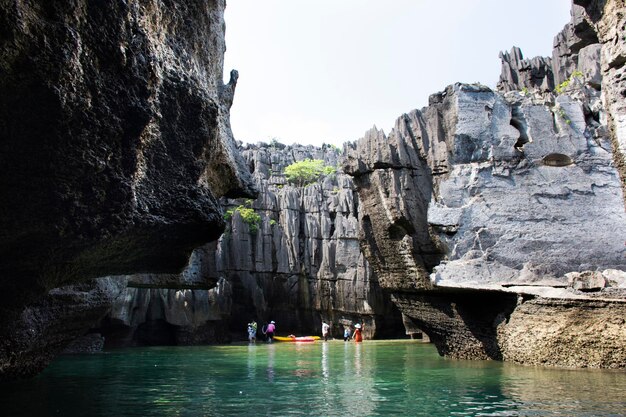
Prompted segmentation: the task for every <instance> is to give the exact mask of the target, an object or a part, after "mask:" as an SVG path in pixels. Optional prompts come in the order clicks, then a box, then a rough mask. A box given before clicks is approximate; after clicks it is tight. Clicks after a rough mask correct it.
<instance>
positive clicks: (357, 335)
mask: <svg viewBox="0 0 626 417" xmlns="http://www.w3.org/2000/svg"><path fill="white" fill-rule="evenodd" d="M352 338H353V339H354V341H355V342H362V341H363V335H361V324H360V323H357V324H355V325H354V334H353V335H352Z"/></svg>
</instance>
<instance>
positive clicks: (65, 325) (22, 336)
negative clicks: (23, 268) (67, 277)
mask: <svg viewBox="0 0 626 417" xmlns="http://www.w3.org/2000/svg"><path fill="white" fill-rule="evenodd" d="M125 289H126V279H125V278H123V277H107V278H96V279H94V280H89V281H86V282H83V283H80V284H76V285H72V286H66V287H63V288H58V289H54V290H52V291H50V292H49V293H48V295H47V296H46V297H44V298H43V299H42V300H41V301H39V302H37V303H34V304H32V305H30V306H28V307H26V308H24V309H23V310H22V311H21V312H20V314H19V316H17V317H16V318H15V320H13V321H12V322H11V332H10V334H6V335H5V336H4V337H3V339H2V341H1V342H0V357H1V358H2V378H3V379H13V378H20V377H28V376H32V375H34V374H36V373H37V372H40V371H41V370H42V369H43V368H44V367H45V366H47V365H48V363H49V362H50V361H51V360H52V359H54V357H55V356H56V355H58V354H59V353H60V352H61V351H63V350H64V349H65V348H66V346H67V345H69V344H70V343H72V342H74V341H75V340H76V339H78V338H79V337H81V336H83V335H84V333H85V332H86V331H87V330H88V329H89V328H91V327H95V326H96V325H97V324H98V323H99V321H100V320H101V319H102V317H104V316H105V315H106V314H107V313H108V311H109V310H110V309H111V305H112V304H113V302H114V301H115V300H116V299H118V298H119V296H120V295H121V294H122V293H123V292H124V291H125Z"/></svg>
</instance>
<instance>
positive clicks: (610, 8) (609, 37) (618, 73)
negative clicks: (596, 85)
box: [574, 0, 626, 195]
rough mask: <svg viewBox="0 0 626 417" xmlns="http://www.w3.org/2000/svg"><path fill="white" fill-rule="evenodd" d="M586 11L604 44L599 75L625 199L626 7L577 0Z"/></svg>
mask: <svg viewBox="0 0 626 417" xmlns="http://www.w3.org/2000/svg"><path fill="white" fill-rule="evenodd" d="M574 3H575V4H577V5H580V6H581V7H583V8H584V10H585V14H586V16H585V19H586V21H587V22H589V23H590V24H591V26H592V27H593V29H594V31H595V32H596V34H597V37H598V39H599V41H600V44H601V49H600V52H599V54H600V71H599V72H600V73H601V76H602V96H603V103H604V107H605V109H606V112H607V125H608V127H609V130H610V136H611V139H612V141H613V149H614V152H615V164H616V166H617V168H618V170H619V172H620V174H621V176H622V179H623V180H622V185H623V187H624V188H623V191H624V194H625V195H626V180H624V179H625V178H626V42H624V34H625V33H626V6H625V5H624V2H623V1H620V0H574Z"/></svg>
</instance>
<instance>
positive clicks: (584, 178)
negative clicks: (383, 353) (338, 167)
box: [344, 32, 626, 368]
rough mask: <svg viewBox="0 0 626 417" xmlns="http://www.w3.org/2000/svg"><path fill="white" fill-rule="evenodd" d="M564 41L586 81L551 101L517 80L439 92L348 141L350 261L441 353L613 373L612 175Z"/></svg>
mask: <svg viewBox="0 0 626 417" xmlns="http://www.w3.org/2000/svg"><path fill="white" fill-rule="evenodd" d="M622 35H623V32H622ZM579 47H580V49H577V50H576V51H577V54H578V55H577V62H576V65H579V66H578V67H577V68H579V69H585V71H587V72H584V73H585V74H593V77H592V78H594V80H595V81H590V80H587V79H586V78H585V77H586V75H585V76H583V77H581V78H582V79H581V80H579V81H577V80H574V78H576V77H572V76H571V74H570V75H568V76H569V78H568V79H569V82H568V83H566V85H563V86H561V88H560V89H559V90H560V91H561V92H562V94H558V95H556V94H554V93H552V92H548V91H546V89H545V88H543V87H542V86H544V85H549V83H548V84H546V80H545V79H543V80H540V79H538V78H537V79H533V77H526V78H524V77H518V78H517V80H514V79H513V78H509V79H508V80H509V81H510V82H508V83H507V84H505V85H504V87H502V90H504V91H506V90H509V89H520V90H522V89H524V90H525V91H522V92H520V91H510V92H508V93H506V94H503V93H498V92H493V91H491V90H490V89H489V88H487V87H484V86H480V85H462V84H455V85H453V86H450V87H448V88H447V89H446V90H445V91H444V92H442V93H438V94H435V95H433V96H432V97H431V99H430V100H429V104H430V105H429V106H428V107H427V108H424V109H422V110H421V111H417V110H416V111H413V112H410V113H409V114H405V115H403V116H402V117H400V118H399V119H398V120H397V121H396V124H395V126H394V128H393V130H392V131H391V132H390V133H389V134H388V135H385V134H384V133H383V132H382V131H379V130H376V129H374V130H371V131H369V132H367V133H366V135H365V137H364V138H362V139H360V140H359V141H357V142H356V143H354V144H352V145H350V146H349V149H348V158H347V159H346V162H345V164H344V166H345V170H346V172H347V173H349V174H350V175H352V176H353V177H354V181H355V185H356V186H357V190H358V193H359V196H360V199H361V206H362V211H361V220H362V221H361V222H360V224H361V231H360V239H361V241H362V246H363V250H364V253H365V254H366V255H367V258H368V260H369V261H370V262H371V264H372V267H373V269H374V271H375V273H376V274H377V275H378V276H379V277H380V283H381V286H382V287H383V288H384V289H387V290H390V291H391V292H392V299H393V300H394V302H395V303H396V304H397V305H398V306H399V307H400V310H401V311H402V313H403V315H404V316H405V323H409V325H410V326H414V327H417V328H420V329H422V330H424V331H425V332H426V333H427V334H428V336H429V337H430V339H431V340H432V341H433V342H434V343H435V344H436V345H437V348H438V350H439V352H440V353H442V354H445V355H448V356H452V357H457V358H466V359H468V358H478V359H487V358H491V359H503V360H510V361H515V362H521V363H528V364H549V365H557V366H579V367H583V366H591V367H608V368H623V367H626V355H625V352H624V349H623V346H621V345H622V344H623V343H621V342H619V341H620V340H624V336H625V335H626V325H625V323H624V320H623V316H624V311H625V310H624V309H625V307H626V292H625V291H624V290H623V289H622V288H621V285H622V284H620V283H621V278H619V279H613V280H612V281H609V280H608V279H606V277H608V276H614V277H615V276H624V275H626V273H625V272H624V271H626V257H625V256H624V255H625V252H624V239H623V236H626V212H625V210H624V200H623V193H622V185H623V180H622V179H620V175H619V172H618V171H617V170H616V169H615V167H614V159H615V155H614V148H613V147H612V146H611V137H610V136H609V132H608V130H607V127H606V124H605V121H606V113H605V111H606V110H605V108H604V107H603V105H602V101H601V97H600V92H599V91H598V88H599V86H600V83H598V82H597V78H596V77H597V71H594V70H593V65H592V64H593V63H592V62H591V61H592V58H591V57H593V56H597V55H596V52H593V53H592V52H591V51H592V50H595V51H597V46H593V45H591V47H592V48H588V49H587V52H590V53H589V54H587V53H586V52H584V53H581V50H582V49H584V48H583V45H579ZM603 48H604V46H603ZM515 52H516V51H515V49H514V50H513V55H515V56H516V58H515V59H511V58H510V55H508V54H505V55H504V58H503V66H505V67H506V66H507V65H509V64H511V63H514V62H516V63H517V64H520V63H521V62H523V61H522V60H521V53H520V54H516V53H515ZM581 56H585V58H584V60H583V59H581ZM570 59H572V58H571V57H570ZM583 61H584V62H583ZM537 62H539V61H537ZM542 62H543V63H545V64H546V65H545V67H546V68H547V63H549V60H544V61H542ZM517 64H515V65H517ZM527 64H528V63H524V64H523V65H527ZM553 64H554V60H553ZM542 65H543V64H542ZM574 68H576V67H574ZM518 69H519V66H518ZM546 73H548V72H546ZM555 73H556V71H555ZM557 80H558V78H557ZM601 85H602V86H604V80H603V81H602V83H601ZM530 87H534V91H528V90H530ZM622 102H623V100H622ZM608 110H609V112H610V111H611V110H610V109H608ZM533 314H538V315H540V317H538V318H537V319H533V318H531V317H533ZM544 315H545V316H544ZM603 320H604V321H603ZM601 322H604V323H606V324H605V325H602V324H600V323H601ZM522 336H523V337H522Z"/></svg>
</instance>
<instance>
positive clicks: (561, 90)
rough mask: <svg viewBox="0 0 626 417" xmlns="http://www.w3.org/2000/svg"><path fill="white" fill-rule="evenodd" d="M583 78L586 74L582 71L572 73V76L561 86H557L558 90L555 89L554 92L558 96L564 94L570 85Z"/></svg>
mask: <svg viewBox="0 0 626 417" xmlns="http://www.w3.org/2000/svg"><path fill="white" fill-rule="evenodd" d="M583 77H584V74H583V73H582V72H581V71H578V70H576V71H574V72H572V75H570V76H569V78H568V79H567V80H565V81H563V82H562V83H561V84H559V85H557V86H556V88H555V89H554V91H555V92H556V93H557V94H562V93H564V92H565V90H566V89H567V87H568V86H569V85H570V83H571V82H572V81H573V80H574V78H583Z"/></svg>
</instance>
